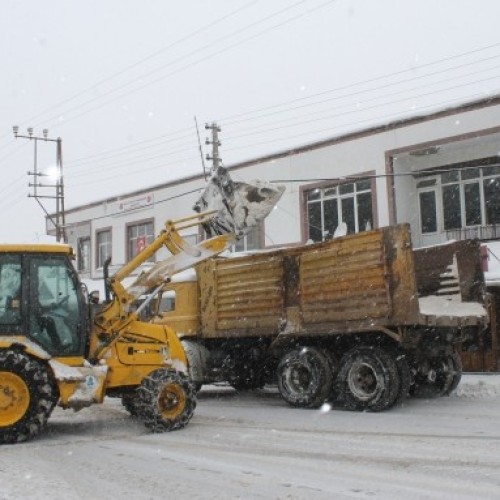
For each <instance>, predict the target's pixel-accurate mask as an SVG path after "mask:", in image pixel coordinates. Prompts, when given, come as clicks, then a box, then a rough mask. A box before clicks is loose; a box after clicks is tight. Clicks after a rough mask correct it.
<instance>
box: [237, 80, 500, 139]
mask: <svg viewBox="0 0 500 500" xmlns="http://www.w3.org/2000/svg"><path fill="white" fill-rule="evenodd" d="M498 78H500V75H495V76H493V77H490V78H484V79H481V80H476V81H473V82H467V83H464V84H461V85H454V86H452V87H447V88H445V89H440V90H436V91H432V92H426V93H424V94H420V95H416V96H411V97H404V98H402V99H396V100H392V101H391V102H389V103H380V104H375V105H373V106H368V107H365V108H360V109H355V110H350V111H345V112H343V113H337V114H334V115H329V116H324V117H320V118H314V119H310V120H306V121H304V120H303V119H300V122H299V123H291V124H290V123H289V124H288V125H283V126H281V127H274V128H268V129H262V128H260V129H259V130H258V131H257V132H246V133H244V134H240V135H234V136H231V135H229V136H228V137H227V140H231V139H238V138H240V137H244V136H248V135H260V134H264V133H268V132H274V131H276V130H282V129H286V128H291V127H298V126H301V125H304V124H308V123H315V122H318V121H323V120H331V119H333V118H338V117H340V116H345V115H351V114H354V113H361V112H365V111H369V110H371V109H375V108H380V107H381V106H388V105H392V104H395V103H399V102H404V101H408V100H409V99H419V98H422V97H427V96H430V95H435V94H438V93H440V92H449V91H450V90H456V89H458V88H462V87H466V86H469V85H474V84H477V83H484V82H486V81H490V80H496V79H498ZM281 121H282V120H281ZM288 121H291V120H288ZM254 129H255V127H254Z"/></svg>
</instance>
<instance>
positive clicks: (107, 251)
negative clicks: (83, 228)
mask: <svg viewBox="0 0 500 500" xmlns="http://www.w3.org/2000/svg"><path fill="white" fill-rule="evenodd" d="M96 250H97V268H98V269H99V268H102V267H103V266H104V263H105V262H106V259H108V258H109V257H111V229H106V230H104V231H98V232H97V234H96Z"/></svg>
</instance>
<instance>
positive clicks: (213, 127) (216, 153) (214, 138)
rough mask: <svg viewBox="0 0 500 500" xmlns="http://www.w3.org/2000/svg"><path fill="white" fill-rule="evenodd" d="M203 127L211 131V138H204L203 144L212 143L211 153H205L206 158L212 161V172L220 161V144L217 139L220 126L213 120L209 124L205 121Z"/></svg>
mask: <svg viewBox="0 0 500 500" xmlns="http://www.w3.org/2000/svg"><path fill="white" fill-rule="evenodd" d="M205 129H206V130H211V131H212V140H209V139H206V140H205V144H211V145H212V155H207V160H208V161H212V173H213V172H215V171H216V170H217V168H218V167H219V165H220V163H221V162H222V160H221V158H220V156H219V146H220V145H221V143H220V141H219V132H220V127H219V126H218V125H217V124H216V123H215V122H213V123H211V124H210V125H209V124H208V123H207V124H206V125H205Z"/></svg>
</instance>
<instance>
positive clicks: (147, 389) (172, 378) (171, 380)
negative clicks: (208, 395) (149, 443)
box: [135, 368, 196, 432]
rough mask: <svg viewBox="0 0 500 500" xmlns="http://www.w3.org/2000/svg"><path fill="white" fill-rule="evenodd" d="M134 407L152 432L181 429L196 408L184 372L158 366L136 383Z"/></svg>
mask: <svg viewBox="0 0 500 500" xmlns="http://www.w3.org/2000/svg"><path fill="white" fill-rule="evenodd" d="M135 408H136V409H137V414H138V415H137V416H138V417H139V418H140V419H141V420H143V421H144V425H145V426H146V427H147V428H148V429H150V430H151V431H153V432H167V431H174V430H177V429H181V428H182V427H185V426H186V425H187V424H188V422H189V420H190V419H191V417H192V416H193V412H194V409H195V408H196V397H195V394H194V391H193V386H192V385H191V383H190V381H189V379H188V378H187V377H186V376H185V375H184V374H182V373H180V372H177V371H175V370H169V369H166V368H160V369H159V370H155V371H154V372H152V373H151V374H150V375H149V376H147V377H146V378H145V379H144V380H143V381H142V384H141V385H140V386H139V387H138V389H137V399H136V403H135Z"/></svg>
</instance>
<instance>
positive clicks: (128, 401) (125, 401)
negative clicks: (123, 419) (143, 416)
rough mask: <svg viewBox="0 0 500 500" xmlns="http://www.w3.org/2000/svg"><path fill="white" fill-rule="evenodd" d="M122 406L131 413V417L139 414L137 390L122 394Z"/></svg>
mask: <svg viewBox="0 0 500 500" xmlns="http://www.w3.org/2000/svg"><path fill="white" fill-rule="evenodd" d="M122 406H123V407H124V408H125V409H126V410H127V411H128V412H129V413H130V416H131V417H137V416H139V412H138V409H137V394H136V393H135V392H131V393H129V394H124V395H123V396H122Z"/></svg>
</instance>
